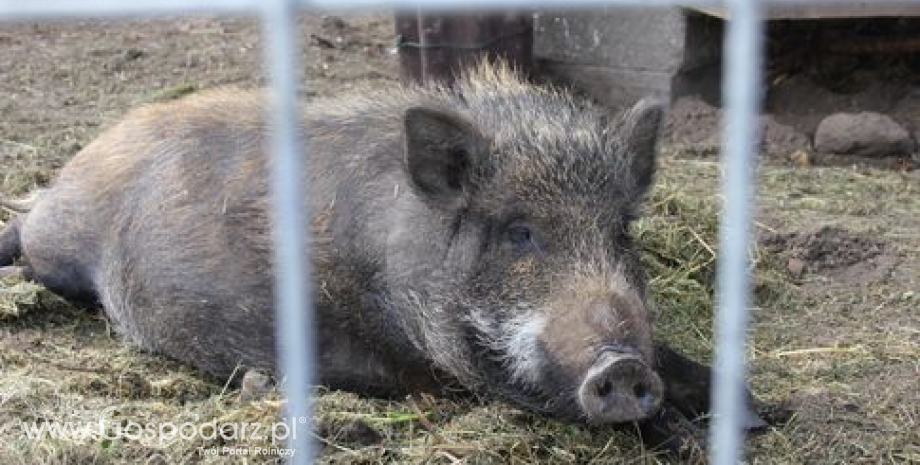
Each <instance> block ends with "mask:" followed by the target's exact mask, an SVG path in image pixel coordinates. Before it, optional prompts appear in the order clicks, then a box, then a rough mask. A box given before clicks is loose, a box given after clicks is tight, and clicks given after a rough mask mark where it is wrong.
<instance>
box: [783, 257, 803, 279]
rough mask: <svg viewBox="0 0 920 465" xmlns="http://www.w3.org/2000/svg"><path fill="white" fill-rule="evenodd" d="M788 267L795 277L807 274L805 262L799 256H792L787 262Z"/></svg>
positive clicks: (791, 274) (790, 273)
mask: <svg viewBox="0 0 920 465" xmlns="http://www.w3.org/2000/svg"><path fill="white" fill-rule="evenodd" d="M786 269H787V270H788V271H789V275H790V276H792V277H793V278H801V277H802V275H803V274H805V262H804V261H802V260H801V259H799V258H794V257H793V258H790V259H789V263H787V264H786Z"/></svg>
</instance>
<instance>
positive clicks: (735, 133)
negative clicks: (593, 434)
mask: <svg viewBox="0 0 920 465" xmlns="http://www.w3.org/2000/svg"><path fill="white" fill-rule="evenodd" d="M728 7H729V12H730V14H731V21H730V22H729V25H728V30H727V33H726V35H725V38H724V40H725V43H724V47H725V56H726V57H727V58H728V62H727V63H726V64H725V66H723V76H722V79H723V80H722V83H723V85H722V86H723V87H722V95H723V99H724V101H725V102H726V104H727V107H728V108H727V111H726V112H725V113H724V115H723V116H722V131H723V132H722V143H723V150H722V163H723V164H724V165H725V171H724V174H723V175H722V183H721V184H722V185H721V193H722V213H721V223H720V227H719V262H718V272H717V289H718V297H717V306H718V311H717V312H716V321H715V330H716V349H715V363H714V368H715V374H714V386H713V392H712V394H711V395H712V404H713V414H714V416H715V418H714V419H713V421H714V423H713V426H712V429H711V431H710V442H709V443H710V444H711V445H712V449H713V450H712V463H713V464H715V465H733V464H736V463H739V461H740V460H741V456H742V450H743V448H744V447H743V446H744V433H743V431H742V429H741V427H742V425H741V421H742V414H743V411H744V402H745V399H744V388H745V379H746V376H745V374H746V373H747V369H746V362H745V358H746V357H745V341H746V334H747V326H748V308H749V304H750V300H751V292H750V277H749V270H748V245H749V244H750V235H751V233H750V229H751V209H752V208H751V205H752V198H753V191H754V183H755V179H754V170H753V166H752V165H753V164H752V162H751V159H752V158H753V156H752V154H753V153H754V149H755V145H754V144H755V142H754V141H755V136H756V131H757V130H756V127H755V122H756V117H757V116H756V115H757V114H758V110H759V103H758V102H759V98H758V94H757V92H758V83H759V82H760V63H761V56H760V54H761V47H760V43H761V37H760V34H761V22H760V18H759V5H758V4H757V1H756V0H730V1H729V3H728Z"/></svg>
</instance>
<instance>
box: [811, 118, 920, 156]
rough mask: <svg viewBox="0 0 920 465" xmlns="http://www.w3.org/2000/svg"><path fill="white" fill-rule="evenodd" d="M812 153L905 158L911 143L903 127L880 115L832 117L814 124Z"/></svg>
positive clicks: (912, 148) (912, 144)
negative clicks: (813, 148)
mask: <svg viewBox="0 0 920 465" xmlns="http://www.w3.org/2000/svg"><path fill="white" fill-rule="evenodd" d="M815 150H816V151H817V152H818V153H822V154H839V155H859V156H885V155H906V154H910V153H913V151H914V141H913V139H911V137H910V133H909V132H907V130H906V129H904V127H902V126H901V125H900V124H898V123H897V122H895V121H894V120H893V119H891V118H890V117H888V116H886V115H883V114H881V113H874V112H862V113H835V114H833V115H830V116H828V117H827V118H824V119H823V120H822V121H821V122H820V123H819V124H818V129H817V130H816V131H815Z"/></svg>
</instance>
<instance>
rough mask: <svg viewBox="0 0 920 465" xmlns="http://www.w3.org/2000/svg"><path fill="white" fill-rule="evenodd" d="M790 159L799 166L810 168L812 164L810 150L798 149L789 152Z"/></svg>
mask: <svg viewBox="0 0 920 465" xmlns="http://www.w3.org/2000/svg"><path fill="white" fill-rule="evenodd" d="M789 161H791V162H792V164H794V165H795V166H797V167H799V168H808V167H810V166H811V154H810V153H808V150H805V149H797V150H794V151H793V152H792V153H790V154H789Z"/></svg>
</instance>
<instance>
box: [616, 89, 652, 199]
mask: <svg viewBox="0 0 920 465" xmlns="http://www.w3.org/2000/svg"><path fill="white" fill-rule="evenodd" d="M663 115H664V103H663V102H662V101H661V100H658V99H655V98H645V99H642V100H640V101H639V103H637V104H636V105H635V106H633V107H632V108H630V109H629V110H627V111H626V112H625V113H623V115H622V116H620V118H619V120H618V122H617V125H616V128H615V129H614V130H615V131H616V132H615V133H616V134H617V136H618V139H619V140H620V142H621V143H622V144H623V145H622V148H623V149H624V150H625V151H626V153H625V154H624V155H625V156H626V157H627V158H628V160H629V168H630V170H631V172H632V175H633V177H634V179H635V180H636V186H637V187H638V188H639V190H640V191H641V192H645V191H646V190H647V189H648V187H649V185H650V184H651V183H652V176H654V174H655V159H656V146H657V144H658V131H659V127H660V126H661V120H662V118H663Z"/></svg>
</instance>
